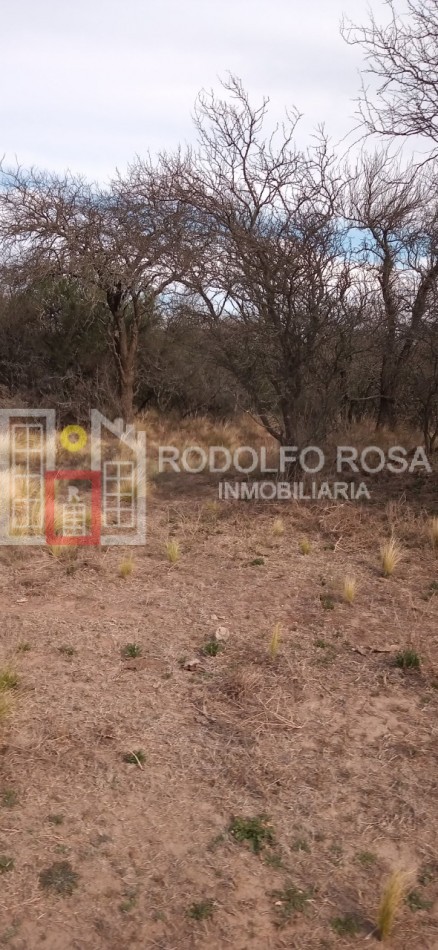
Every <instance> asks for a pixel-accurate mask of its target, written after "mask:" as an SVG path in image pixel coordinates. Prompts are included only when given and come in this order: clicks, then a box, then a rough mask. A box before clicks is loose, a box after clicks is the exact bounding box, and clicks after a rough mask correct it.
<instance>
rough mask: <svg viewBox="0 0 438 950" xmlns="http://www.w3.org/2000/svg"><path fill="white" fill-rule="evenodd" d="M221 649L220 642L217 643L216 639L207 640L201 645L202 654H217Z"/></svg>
mask: <svg viewBox="0 0 438 950" xmlns="http://www.w3.org/2000/svg"><path fill="white" fill-rule="evenodd" d="M221 650H222V643H219V642H218V640H207V643H205V644H204V646H203V647H202V652H203V654H204V656H217V655H218V653H220V651H221Z"/></svg>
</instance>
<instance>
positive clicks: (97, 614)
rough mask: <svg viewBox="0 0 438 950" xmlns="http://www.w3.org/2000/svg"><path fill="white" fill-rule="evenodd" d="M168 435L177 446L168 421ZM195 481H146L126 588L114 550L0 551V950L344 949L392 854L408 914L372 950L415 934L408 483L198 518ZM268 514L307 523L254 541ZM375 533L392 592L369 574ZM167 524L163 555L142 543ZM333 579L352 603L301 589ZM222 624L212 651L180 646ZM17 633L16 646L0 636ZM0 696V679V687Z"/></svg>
mask: <svg viewBox="0 0 438 950" xmlns="http://www.w3.org/2000/svg"><path fill="white" fill-rule="evenodd" d="M157 424H158V423H157ZM201 430H202V425H201ZM197 434H198V435H202V431H199V430H198V433H197ZM204 435H205V437H207V432H205V433H204ZM235 435H236V433H234V432H232V431H231V432H230V431H228V436H229V438H230V441H231V442H232V440H233V439H234V438H235ZM218 436H220V433H218V432H216V433H214V441H217V439H218ZM183 438H186V439H187V440H188V439H189V438H190V440H191V441H192V433H191V432H190V431H189V427H188V424H187V426H185V431H184V433H183ZM163 441H164V440H163ZM166 441H171V440H168V439H166ZM193 441H195V440H193ZM245 441H250V440H249V439H247V440H245ZM176 481H177V480H176ZM186 484H187V485H188V487H187V489H186V488H185V485H186ZM214 496H215V491H214V486H212V485H211V484H209V485H208V486H207V488H206V487H205V484H204V482H203V481H202V479H200V480H199V481H196V480H194V479H188V480H187V483H184V484H183V485H181V484H180V483H178V484H176V483H175V484H170V485H169V483H165V481H164V480H163V481H162V482H160V480H159V479H158V480H157V484H156V491H155V493H154V497H153V499H152V501H151V504H150V508H149V512H148V519H149V520H148V543H147V547H146V548H145V549H143V548H141V547H139V548H137V549H136V550H135V571H134V572H133V575H132V579H131V581H130V582H129V584H124V583H121V581H120V579H119V577H118V567H119V562H120V558H121V552H120V550H119V549H117V548H113V549H107V550H105V551H103V550H102V551H97V550H96V551H93V550H87V551H80V552H79V555H78V559H77V562H76V563H77V570H75V571H74V572H73V573H72V574H71V575H67V573H66V570H65V565H64V563H63V562H62V560H59V559H57V558H51V559H49V558H48V557H47V554H46V553H45V552H44V551H41V550H29V549H26V550H22V549H21V548H20V551H19V552H18V553H17V554H16V553H14V552H13V553H14V556H13V557H12V555H11V553H10V552H9V551H5V552H0V558H1V560H2V590H1V591H0V603H1V606H2V616H3V627H4V631H5V636H4V637H3V638H2V643H1V645H0V649H1V653H0V666H1V667H2V668H5V669H12V668H14V669H15V667H16V668H17V675H18V676H19V690H18V693H17V695H18V697H19V700H20V701H19V702H17V703H16V704H15V706H14V715H13V716H11V717H10V718H9V719H8V720H6V721H5V722H4V723H2V726H1V740H2V741H1V752H2V755H1V769H2V771H1V780H0V814H1V818H2V835H3V838H4V842H5V844H4V850H5V852H6V854H7V855H8V859H9V856H10V858H11V859H12V862H13V863H12V864H10V863H8V873H5V874H3V875H2V878H1V881H2V888H1V895H0V916H1V920H2V924H1V925H0V942H1V941H3V942H4V943H5V944H6V943H7V942H8V945H9V946H11V948H13V950H15V948H16V950H21V948H24V947H29V948H31V947H34V946H35V947H37V946H40V945H43V944H44V946H45V947H47V950H55V948H57V947H59V946H62V947H63V950H74V947H76V946H81V950H108V948H109V947H110V946H111V947H112V946H114V947H122V946H129V947H130V948H131V947H132V948H133V950H143V948H144V947H146V946H148V947H149V946H150V947H162V948H164V947H166V948H171V947H175V948H176V947H178V950H193V947H194V946H195V945H196V947H199V948H200V950H201V948H202V950H222V948H224V947H232V948H233V950H262V948H263V950H265V948H267V947H272V950H274V948H275V950H277V948H278V950H283V948H286V947H297V948H298V947H299V950H315V948H319V947H324V946H330V947H332V948H333V950H338V948H339V950H342V948H343V947H345V946H346V945H347V944H348V945H350V942H351V945H353V942H354V944H355V945H356V944H357V945H358V946H359V944H360V945H361V946H362V942H363V944H364V946H365V945H367V946H368V945H369V943H368V942H366V936H365V933H364V931H363V929H361V928H363V921H364V920H366V921H370V920H371V919H374V918H375V916H376V887H377V886H378V885H376V882H378V881H380V880H384V879H385V878H386V876H388V875H389V874H390V872H391V869H392V868H394V867H397V866H403V867H415V868H417V869H418V881H419V882H421V883H419V884H418V888H419V896H420V898H421V900H422V904H421V905H419V906H421V908H422V909H421V913H413V912H412V910H411V909H409V908H407V909H406V912H405V913H404V915H403V921H402V926H400V927H397V929H396V936H395V940H396V944H397V950H412V948H413V947H415V950H430V948H431V947H434V946H435V945H436V920H435V919H434V915H433V909H434V908H433V907H432V908H430V906H429V905H430V904H432V903H433V901H436V899H437V897H438V868H437V866H436V855H435V853H434V845H433V843H434V840H435V838H436V834H437V815H436V777H435V768H436V748H435V745H436V743H435V736H434V732H433V723H434V721H435V718H434V717H435V714H436V709H437V702H438V692H437V689H436V669H437V662H438V626H437V613H436V611H437V608H438V599H437V598H436V596H434V595H433V594H431V596H430V597H429V596H427V597H426V596H424V595H426V594H427V592H428V591H429V590H430V585H431V580H432V578H434V577H435V576H436V556H435V552H434V551H433V550H432V547H431V545H430V544H427V545H426V544H425V543H424V539H425V534H424V516H423V514H422V512H423V511H424V510H425V508H427V505H428V501H427V500H425V499H424V497H423V496H421V498H420V499H418V497H417V499H416V501H415V504H417V507H416V508H415V506H414V504H411V501H410V500H409V497H408V498H407V500H406V501H405V502H403V505H402V504H401V503H400V505H399V506H398V508H397V509H396V508H395V507H394V508H393V510H392V511H391V513H390V518H389V512H388V511H387V505H386V503H387V498H386V496H385V497H384V498H383V499H382V503H381V504H377V503H376V504H374V505H373V506H369V507H368V506H364V508H363V509H362V508H360V507H359V506H355V505H349V504H344V503H341V504H339V505H335V504H321V505H317V504H315V505H313V504H311V505H304V504H303V505H302V504H291V505H289V504H281V505H280V504H275V503H274V504H272V505H257V504H253V503H249V504H245V505H238V504H234V503H229V504H226V503H224V504H222V503H221V504H220V506H219V510H217V507H216V502H215V498H214ZM417 502H420V504H418V503H417ZM208 503H211V504H212V505H214V508H213V510H212V511H211V512H210V511H209V505H208ZM430 510H434V509H433V507H431V508H430ZM419 512H420V513H419ZM422 517H423V521H422V520H421V518H422ZM277 518H278V519H280V520H281V522H282V523H283V525H284V534H285V536H286V537H287V538H295V539H297V538H307V537H311V538H312V557H302V556H301V555H300V551H299V549H298V548H297V544H296V542H295V543H292V544H285V543H274V541H273V538H274V537H281V535H275V533H273V524H274V523H275V521H276V519H277ZM390 519H391V520H390ZM403 525H405V528H403ZM393 527H394V531H395V532H396V536H397V537H398V538H400V539H401V540H402V541H403V548H404V565H403V583H400V584H387V583H384V582H383V581H382V580H381V579H379V578H378V577H377V576H376V571H375V570H374V569H373V566H372V565H373V563H375V560H376V547H377V546H378V541H377V539H378V538H379V537H387V536H389V535H390V533H391V531H392V528H393ZM174 534H176V535H177V536H178V538H179V542H177V544H178V547H177V550H178V553H179V543H181V545H182V546H183V551H184V557H183V559H182V562H181V564H180V568H179V569H178V570H171V569H166V561H165V559H164V558H165V556H166V557H167V548H166V550H164V542H165V539H166V538H170V537H171V536H173V535H174ZM173 543H175V542H173ZM249 552H250V556H249ZM255 553H256V554H257V555H260V556H261V557H263V565H260V567H258V568H257V569H256V568H254V567H252V566H251V564H250V561H251V558H252V556H253V554H255ZM171 563H172V562H171ZM347 576H348V577H352V578H354V579H355V580H356V581H357V586H358V589H360V592H361V596H360V599H359V598H357V600H356V605H355V609H354V610H349V609H347V608H345V607H343V606H342V604H341V603H340V602H339V601H340V598H339V596H338V597H337V598H335V599H334V604H333V609H332V610H324V609H321V600H320V595H321V594H322V595H324V593H325V594H327V592H333V591H334V590H335V587H336V586H337V587H338V589H339V581H340V580H341V579H342V578H346V577H347ZM338 579H339V580H338ZM274 620H275V621H276V623H275V627H274V629H273V623H274ZM222 625H224V626H226V627H227V629H228V631H229V637H228V639H227V640H226V641H225V642H224V643H223V648H222V649H221V650H220V651H219V652H217V655H213V654H210V653H207V654H205V653H204V652H203V650H202V645H203V644H205V643H206V642H210V641H211V640H212V639H213V638H214V635H215V631H216V630H217V628H218V626H222ZM23 643H29V644H31V647H32V649H31V650H26V651H21V650H19V651H18V648H19V646H20V644H23ZM62 643H66V644H70V643H71V644H72V646H71V647H70V646H69V647H68V650H67V649H64V650H62V651H61V650H60V644H62ZM411 643H412V644H414V645H415V648H416V649H417V648H418V651H419V655H421V671H420V672H418V671H417V672H416V671H415V670H413V673H412V675H411V673H410V671H409V670H408V669H407V670H405V669H404V668H403V669H401V668H398V667H397V666H396V665H395V662H394V661H395V658H396V656H397V654H398V652H399V651H400V650H403V647H404V646H405V645H406V644H411ZM140 644H141V648H140ZM17 651H18V652H17ZM270 657H273V658H275V657H276V659H277V662H274V661H273V660H270ZM192 659H194V665H193V666H192V667H191V668H190V667H189V666H187V665H186V661H187V660H192ZM3 696H5V697H6V698H7V697H8V696H13V691H12V690H8V691H7V692H6V693H4V694H2V693H0V705H1V702H2V698H3ZM143 756H144V759H143ZM388 801H389V802H391V807H388ZM54 815H56V816H59V821H58V819H57V821H56V822H54V821H53V820H52V819H53V816H54ZM50 816H52V817H50ZM261 826H263V827H269V829H271V830H272V836H270V837H269V839H268V840H267V841H266V843H265V847H263V849H262V850H261V851H260V854H258V853H254V849H253V848H252V847H251V845H250V843H249V842H248V838H247V830H248V829H249V830H251V829H254V828H256V829H258V828H259V827H261ZM236 828H237V829H238V830H239V829H240V830H243V831H244V832H245V834H244V835H243V840H241V839H242V834H240V833H238V835H237V836H236V834H233V833H232V832H233V829H234V830H235V829H236ZM6 842H7V846H6ZM2 850H3V846H2ZM364 856H366V858H365V857H364ZM64 861H65V862H66V864H67V863H68V871H69V873H71V874H73V875H75V877H74V880H75V881H76V880H77V883H78V886H77V887H75V888H74V889H73V890H71V893H70V892H66V893H65V896H63V894H62V893H59V894H58V895H56V893H55V895H54V896H53V895H52V894H51V892H50V889H47V888H46V887H44V886H42V880H41V873H43V875H45V873H46V871H47V870H48V869H53V868H54V867H55V870H56V871H57V872H58V871H59V870H60V869H59V864H60V863H61V862H64ZM9 867H10V870H9ZM65 873H66V875H67V868H65ZM76 875H77V878H76ZM301 895H309V899H308V900H307V899H306V900H305V901H304V900H303V899H302V896H301ZM395 903H397V899H396V901H395ZM387 904H388V906H394V898H393V896H392V897H391V895H390V897H389V900H388V901H387ZM382 905H383V900H382ZM96 906H98V908H99V912H98V914H97V913H96ZM207 906H208V907H214V913H212V914H210V913H207V911H205V912H204V908H205V907H207ZM398 907H399V908H400V902H399V903H398ZM385 919H389V916H388V913H387V910H385ZM382 921H383V918H382ZM334 922H335V923H336V926H335V923H334ZM379 925H380V921H379ZM390 926H392V924H390ZM383 931H384V925H383V926H382V933H383ZM394 933H395V928H394ZM371 942H372V941H371Z"/></svg>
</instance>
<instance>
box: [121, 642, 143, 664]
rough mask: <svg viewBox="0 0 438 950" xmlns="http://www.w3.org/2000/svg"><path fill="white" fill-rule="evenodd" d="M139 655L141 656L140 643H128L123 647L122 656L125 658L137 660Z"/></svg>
mask: <svg viewBox="0 0 438 950" xmlns="http://www.w3.org/2000/svg"><path fill="white" fill-rule="evenodd" d="M138 656H141V646H140V644H139V643H127V644H126V646H125V647H123V649H122V657H123V659H124V660H135V659H136V658H137V657H138Z"/></svg>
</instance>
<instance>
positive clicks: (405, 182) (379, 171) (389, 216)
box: [344, 151, 438, 427]
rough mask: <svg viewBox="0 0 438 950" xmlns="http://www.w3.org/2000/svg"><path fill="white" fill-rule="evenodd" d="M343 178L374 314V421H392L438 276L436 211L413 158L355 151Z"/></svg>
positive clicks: (428, 184)
mask: <svg viewBox="0 0 438 950" xmlns="http://www.w3.org/2000/svg"><path fill="white" fill-rule="evenodd" d="M348 178H349V184H348V187H347V202H346V204H345V205H344V214H345V216H346V218H347V220H348V221H349V223H350V226H351V227H352V228H353V229H354V233H355V234H356V235H357V237H356V245H357V247H356V256H357V258H358V259H359V260H360V261H361V263H362V267H363V269H364V271H365V272H366V273H367V275H368V283H369V287H370V289H371V290H372V288H374V293H373V294H372V299H373V307H374V310H375V312H376V314H377V318H378V319H377V323H376V326H375V332H376V334H377V335H378V337H379V339H380V354H381V357H380V358H381V366H380V386H379V393H378V399H377V402H378V414H377V425H378V427H380V426H383V425H388V426H390V427H393V426H394V425H395V423H396V416H397V396H398V387H399V382H400V377H401V375H402V373H403V370H404V367H405V364H406V361H407V360H408V359H409V357H410V355H411V353H412V350H413V348H414V346H415V344H416V341H417V339H418V336H419V333H420V331H421V329H422V326H423V323H424V321H425V320H426V318H427V315H428V307H429V303H430V301H431V299H432V297H433V294H434V292H435V289H436V286H437V282H438V210H437V205H436V203H435V202H433V201H432V200H431V199H430V194H431V182H430V178H429V176H428V175H427V174H426V173H423V174H422V175H421V174H420V172H419V171H418V170H415V168H413V166H412V165H410V166H407V167H406V168H404V169H402V168H401V166H400V165H397V163H394V161H393V159H392V158H391V157H390V156H389V154H388V152H387V151H380V152H377V153H375V154H374V155H366V154H365V155H363V156H361V157H360V158H359V160H358V162H357V164H356V167H355V168H354V169H353V170H350V172H349V175H348ZM370 313H371V309H370Z"/></svg>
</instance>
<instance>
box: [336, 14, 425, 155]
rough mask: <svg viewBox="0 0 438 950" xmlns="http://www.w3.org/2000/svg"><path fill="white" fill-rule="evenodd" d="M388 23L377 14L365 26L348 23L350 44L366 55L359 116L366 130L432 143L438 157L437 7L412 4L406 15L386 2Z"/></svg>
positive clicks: (345, 26) (346, 31) (344, 30)
mask: <svg viewBox="0 0 438 950" xmlns="http://www.w3.org/2000/svg"><path fill="white" fill-rule="evenodd" d="M385 6H386V7H387V9H388V12H389V22H387V23H386V24H384V25H381V24H380V23H378V21H377V20H376V18H375V16H374V14H373V13H371V14H370V18H369V22H368V24H366V25H365V26H354V25H352V24H351V23H348V22H344V23H343V26H342V34H343V36H344V38H345V39H346V40H347V42H348V43H350V44H352V45H358V46H361V47H362V48H363V49H364V51H365V57H366V63H367V65H366V68H365V70H364V72H365V75H367V74H368V75H369V76H371V78H372V80H376V81H377V87H376V88H375V89H373V88H372V89H371V91H370V90H369V88H368V87H367V86H366V84H365V82H363V83H362V89H361V93H360V96H359V100H358V103H359V114H360V118H361V120H362V122H363V123H364V125H365V127H366V128H367V129H368V130H369V131H370V132H372V133H377V134H379V135H384V136H391V137H396V136H422V137H425V138H427V139H428V140H429V141H431V142H432V143H433V146H432V153H431V156H430V157H431V158H436V157H437V156H438V2H437V0H408V3H407V10H406V13H404V14H400V13H398V12H397V5H396V3H395V2H394V0H386V3H385ZM373 85H374V86H375V85H376V83H373Z"/></svg>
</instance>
